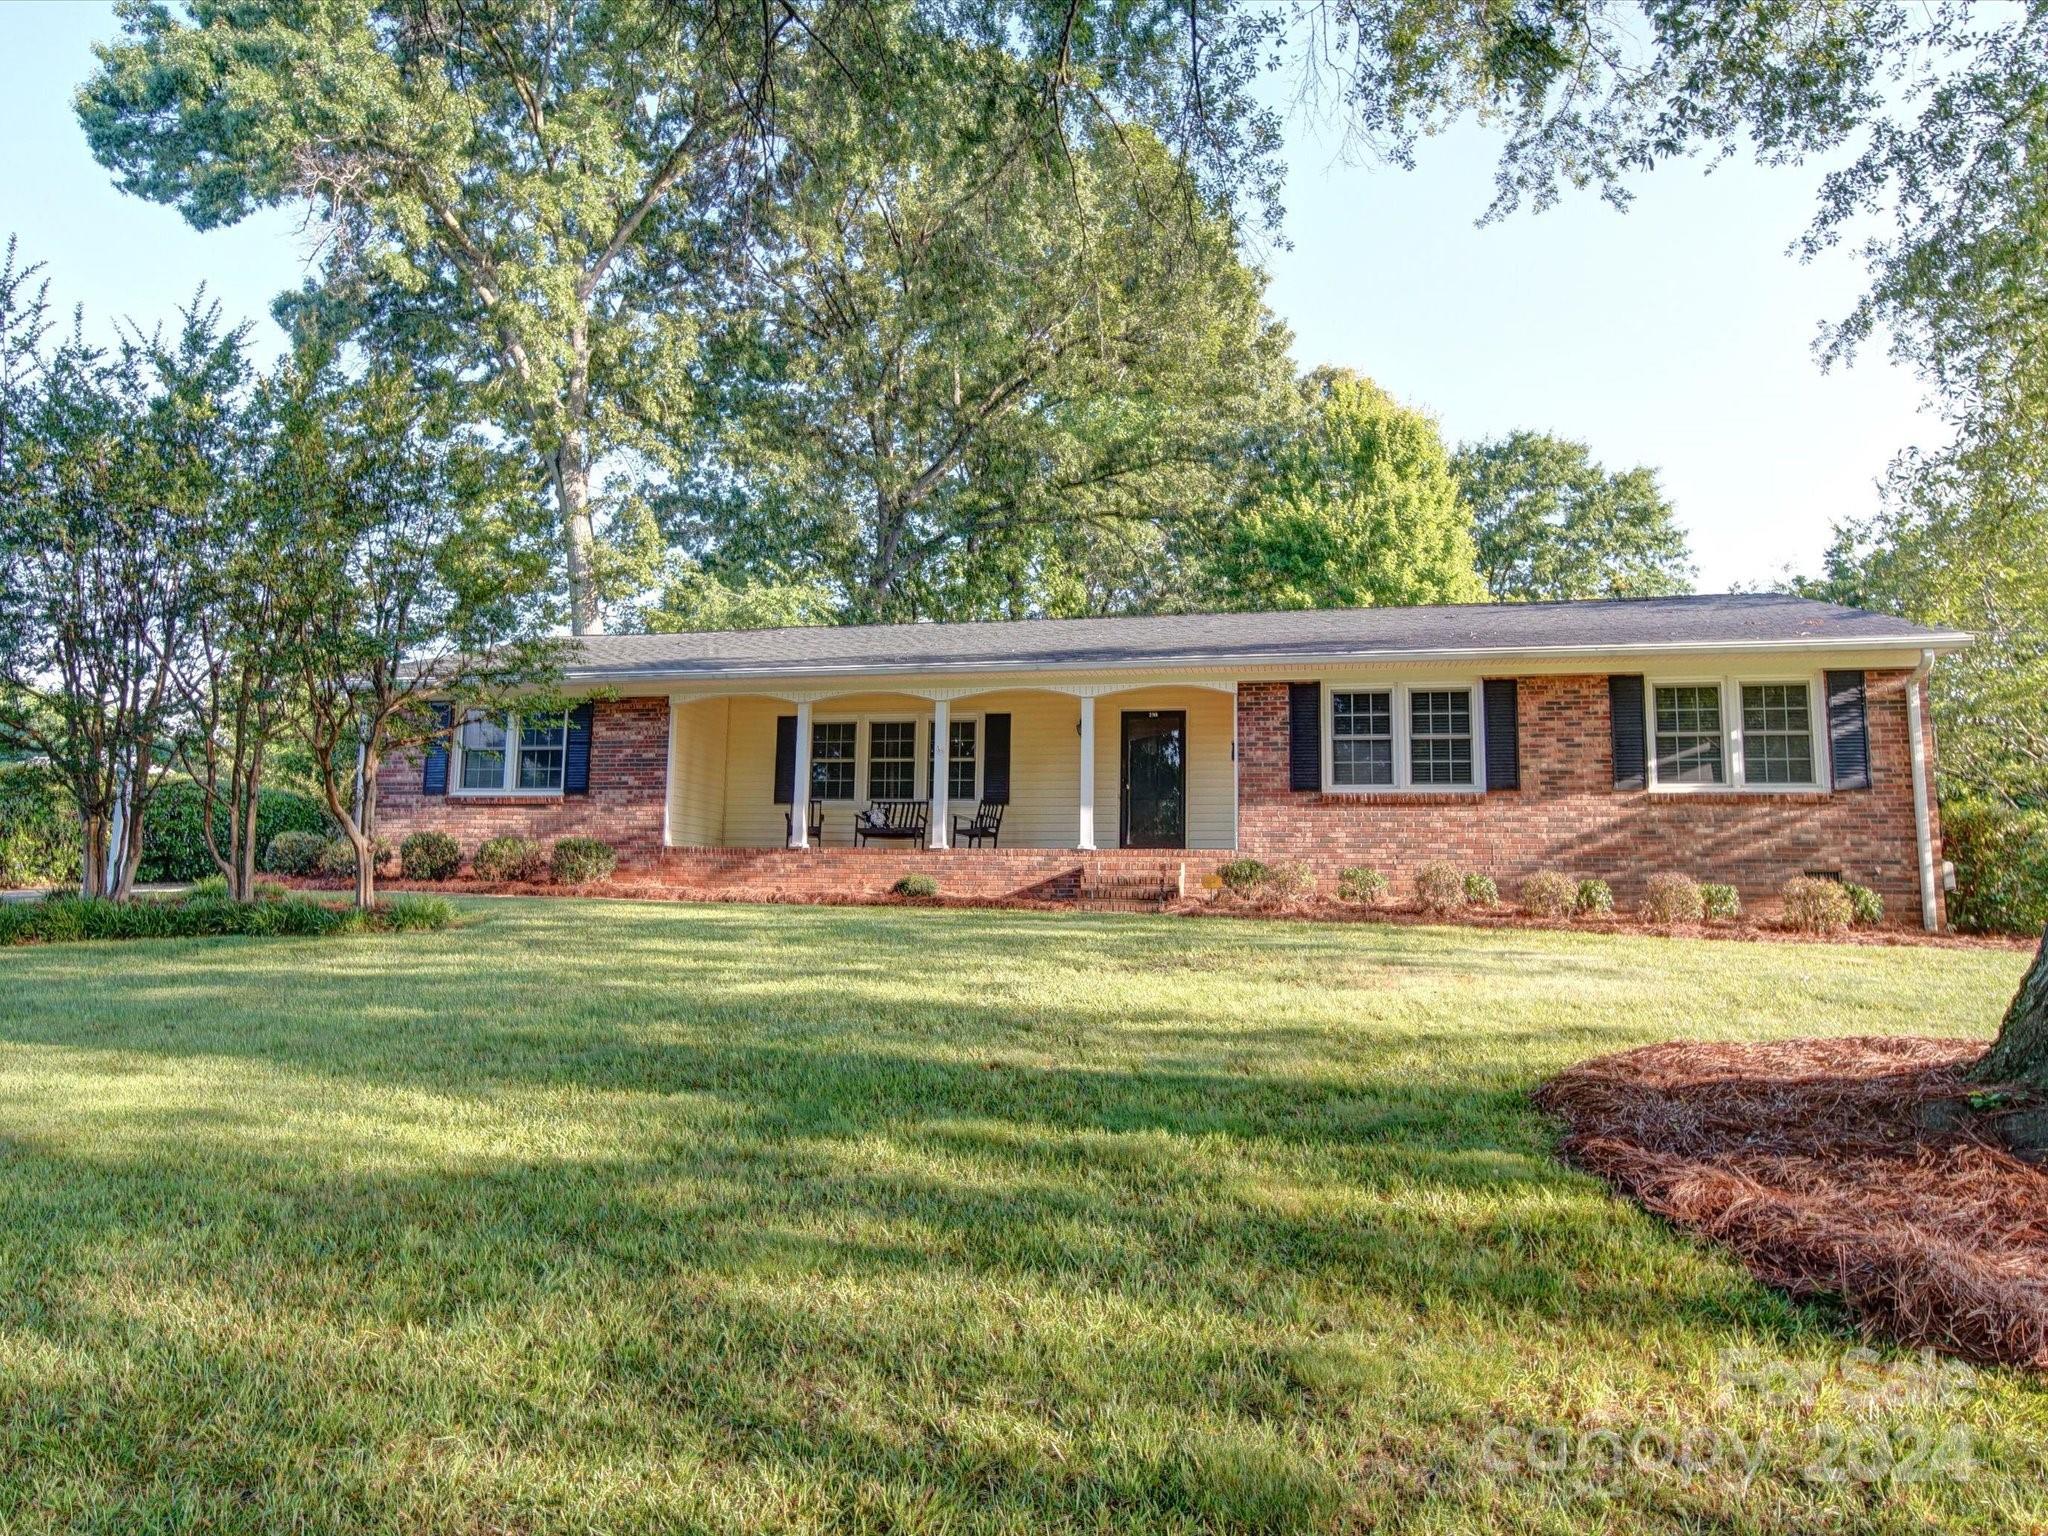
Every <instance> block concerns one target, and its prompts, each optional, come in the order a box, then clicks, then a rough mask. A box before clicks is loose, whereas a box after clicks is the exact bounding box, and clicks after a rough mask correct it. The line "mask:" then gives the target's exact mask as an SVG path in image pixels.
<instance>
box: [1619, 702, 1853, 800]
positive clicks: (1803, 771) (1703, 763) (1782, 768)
mask: <svg viewBox="0 0 2048 1536" xmlns="http://www.w3.org/2000/svg"><path fill="white" fill-rule="evenodd" d="M1643 697H1644V707H1645V709H1646V710H1647V712H1648V715H1649V719H1648V722H1647V724H1648V730H1649V742H1650V754H1649V756H1650V763H1649V769H1650V788H1651V789H1653V790H1661V791H1664V792H1666V793H1678V794H1682V793H1688V792H1690V793H1698V792H1700V791H1703V790H1717V789H1718V790H1740V791H1751V792H1772V791H1779V792H1782V791H1787V790H1793V791H1797V790H1825V789H1827V788H1828V787H1829V785H1828V766H1827V753H1826V750H1825V743H1826V741H1827V732H1826V731H1825V729H1824V728H1823V725H1822V720H1821V708H1822V701H1823V699H1824V697H1825V691H1824V690H1823V689H1822V687H1821V681H1820V678H1819V677H1818V676H1812V677H1768V676H1765V677H1740V676H1737V677H1679V678H1651V679H1649V680H1647V686H1645V688H1644V690H1643Z"/></svg>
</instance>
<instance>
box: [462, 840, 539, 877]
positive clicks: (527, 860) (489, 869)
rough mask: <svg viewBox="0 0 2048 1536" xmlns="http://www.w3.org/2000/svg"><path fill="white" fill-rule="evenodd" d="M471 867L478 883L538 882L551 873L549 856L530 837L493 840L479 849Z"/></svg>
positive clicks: (471, 861) (486, 842)
mask: <svg viewBox="0 0 2048 1536" xmlns="http://www.w3.org/2000/svg"><path fill="white" fill-rule="evenodd" d="M469 867H470V868H471V869H472V870H474V871H475V872H476V877H477V879H479V880H538V879H540V878H541V877H542V876H543V875H545V874H547V872H548V856H547V855H546V854H545V853H543V852H542V851H541V846H540V844H539V843H537V842H535V841H534V840H533V839H532V838H530V837H493V838H489V839H486V840H485V842H484V845H483V846H482V847H481V848H479V849H477V851H476V857H475V858H473V859H471V860H470V861H469Z"/></svg>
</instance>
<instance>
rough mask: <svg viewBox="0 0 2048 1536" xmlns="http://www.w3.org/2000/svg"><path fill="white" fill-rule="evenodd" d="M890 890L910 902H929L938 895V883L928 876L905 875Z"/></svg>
mask: <svg viewBox="0 0 2048 1536" xmlns="http://www.w3.org/2000/svg"><path fill="white" fill-rule="evenodd" d="M890 889H891V890H893V891H894V892H895V893H896V894H897V895H898V896H901V897H904V898H905V899H907V900H910V901H930V900H931V899H932V898H933V897H934V896H936V895H938V894H939V882H938V881H936V880H934V879H933V878H932V877H931V876H930V875H905V876H904V877H903V878H902V879H901V880H898V881H897V882H896V883H895V885H893V886H891V887H890Z"/></svg>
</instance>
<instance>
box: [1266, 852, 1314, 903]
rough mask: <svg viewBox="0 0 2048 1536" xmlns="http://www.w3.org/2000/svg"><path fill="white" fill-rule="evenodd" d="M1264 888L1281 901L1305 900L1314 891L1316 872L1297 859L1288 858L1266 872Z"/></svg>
mask: <svg viewBox="0 0 2048 1536" xmlns="http://www.w3.org/2000/svg"><path fill="white" fill-rule="evenodd" d="M1266 889H1267V890H1268V891H1270V892H1271V893H1272V894H1273V895H1274V896H1276V897H1278V898H1279V899H1280V900H1281V901H1306V900H1308V898H1309V897H1311V896H1313V895H1315V893H1316V872H1315V870H1313V869H1312V868H1310V867H1309V866H1308V865H1307V864H1304V863H1303V862H1302V861H1301V860H1299V859H1289V860H1287V861H1286V862H1285V863H1281V864H1275V865H1274V866H1273V867H1272V868H1271V869H1270V870H1268V871H1267V872H1266Z"/></svg>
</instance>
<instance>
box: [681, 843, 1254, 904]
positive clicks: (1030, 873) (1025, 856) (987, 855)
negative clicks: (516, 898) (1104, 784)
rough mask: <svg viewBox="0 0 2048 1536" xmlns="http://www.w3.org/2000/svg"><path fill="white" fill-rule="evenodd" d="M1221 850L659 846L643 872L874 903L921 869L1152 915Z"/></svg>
mask: <svg viewBox="0 0 2048 1536" xmlns="http://www.w3.org/2000/svg"><path fill="white" fill-rule="evenodd" d="M1225 857H1227V855H1223V854H1216V853H1192V852H1189V853H1183V852H1181V851H1180V850H1178V849H1176V850H1171V851H1169V852H1166V853H1161V852H1160V851H1159V850H1157V849H1140V848H1130V849H1102V850H1099V851H1095V852H1082V851H1079V850H1076V849H1058V848H1054V849H1045V848H986V849H983V848H665V849H663V850H662V851H661V853H660V855H659V856H658V858H657V859H656V860H655V862H654V863H653V865H652V866H651V867H649V868H648V869H647V871H646V873H647V875H648V876H649V877H650V878H651V879H652V880H653V881H654V882H656V883H658V884H661V885H666V886H674V887H677V888H680V889H683V890H687V891H689V892H691V893H693V894H699V895H703V896H706V897H710V898H720V897H722V898H725V899H728V900H742V901H820V900H836V901H849V900H850V901H873V900H879V899H881V898H883V897H886V896H887V895H888V894H889V893H890V891H891V889H892V888H893V887H894V886H895V884H896V882H897V881H898V880H900V879H902V878H903V877H904V876H905V875H929V876H931V878H932V879H933V880H935V881H936V882H938V887H939V894H940V895H941V896H949V897H965V898H969V899H973V900H981V901H1032V902H1041V901H1048V902H1061V903H1066V904H1070V905H1073V906H1076V907H1088V908H1094V909H1098V910H1102V909H1106V910H1111V911H1153V912H1156V911H1158V910H1160V909H1161V908H1163V907H1164V906H1165V905H1166V904H1167V903H1168V902H1170V901H1175V900H1178V899H1179V898H1180V897H1181V896H1182V895H1184V894H1186V893H1187V892H1189V891H1193V890H1198V889H1200V887H1201V883H1202V881H1203V879H1204V878H1205V877H1206V876H1208V875H1209V874H1211V873H1213V872H1214V870H1215V868H1216V865H1217V863H1218V862H1219V860H1221V859H1222V858H1225Z"/></svg>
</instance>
